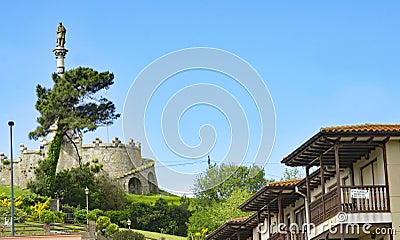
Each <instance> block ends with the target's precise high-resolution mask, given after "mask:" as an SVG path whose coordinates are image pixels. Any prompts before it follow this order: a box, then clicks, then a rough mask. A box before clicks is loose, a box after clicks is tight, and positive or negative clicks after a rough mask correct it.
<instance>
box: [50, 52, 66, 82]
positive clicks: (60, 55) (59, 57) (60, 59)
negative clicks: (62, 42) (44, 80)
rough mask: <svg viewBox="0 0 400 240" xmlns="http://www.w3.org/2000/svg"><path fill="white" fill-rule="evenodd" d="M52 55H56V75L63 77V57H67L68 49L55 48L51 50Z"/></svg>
mask: <svg viewBox="0 0 400 240" xmlns="http://www.w3.org/2000/svg"><path fill="white" fill-rule="evenodd" d="M53 52H54V55H56V59H57V72H56V73H57V74H58V75H59V76H62V75H64V71H65V65H64V59H65V56H66V55H67V52H68V49H66V48H63V47H56V48H54V49H53Z"/></svg>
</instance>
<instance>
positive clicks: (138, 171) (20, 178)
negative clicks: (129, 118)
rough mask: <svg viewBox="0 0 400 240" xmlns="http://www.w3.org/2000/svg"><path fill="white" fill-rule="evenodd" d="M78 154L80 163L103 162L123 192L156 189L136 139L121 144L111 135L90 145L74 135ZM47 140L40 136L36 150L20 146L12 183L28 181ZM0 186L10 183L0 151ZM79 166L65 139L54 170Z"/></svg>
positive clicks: (149, 162)
mask: <svg viewBox="0 0 400 240" xmlns="http://www.w3.org/2000/svg"><path fill="white" fill-rule="evenodd" d="M74 142H75V144H76V147H77V149H78V152H79V155H80V156H81V162H82V163H83V164H84V163H92V164H93V162H96V164H102V165H103V171H104V172H106V173H107V174H108V175H109V176H110V177H111V178H112V179H114V180H115V181H116V182H117V183H118V184H119V185H120V186H121V187H123V189H124V190H125V191H126V192H127V193H135V194H148V193H152V192H157V190H158V185H157V178H156V173H155V170H154V161H153V160H150V159H143V158H142V155H141V148H140V142H134V141H133V140H132V139H129V140H128V142H127V143H125V144H124V143H122V142H121V141H120V140H119V139H118V138H117V137H115V138H114V139H113V140H112V142H111V143H103V142H102V141H101V140H100V139H99V138H96V139H95V140H94V141H93V142H92V143H90V144H84V143H82V137H76V138H74ZM48 146H49V142H48V141H47V140H44V139H42V140H41V142H40V149H37V150H29V149H27V147H25V146H24V144H21V145H20V151H21V152H20V157H19V158H15V159H14V161H13V166H14V184H15V185H17V186H20V187H22V188H26V185H27V183H28V182H30V181H32V180H33V179H34V178H35V174H34V171H35V168H36V167H37V166H38V163H39V161H40V160H41V159H44V158H45V157H46V155H47V150H48ZM0 160H1V165H0V176H1V177H0V185H10V182H11V180H10V176H11V172H10V171H11V168H10V160H9V159H8V158H7V156H6V155H4V153H0ZM77 166H79V161H78V155H77V152H76V149H75V147H74V146H73V144H71V143H70V142H69V140H67V139H65V141H64V143H63V145H62V147H61V152H60V158H59V161H58V166H57V172H59V171H62V170H64V169H69V168H71V167H77Z"/></svg>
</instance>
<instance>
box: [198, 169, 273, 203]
mask: <svg viewBox="0 0 400 240" xmlns="http://www.w3.org/2000/svg"><path fill="white" fill-rule="evenodd" d="M266 183H267V180H266V179H265V178H264V170H263V169H261V168H259V167H257V166H251V167H246V166H235V165H226V164H222V165H220V166H212V167H210V168H208V169H207V170H206V171H205V172H204V173H202V174H201V175H200V176H199V177H198V178H197V179H196V180H195V184H194V192H195V195H196V197H197V198H198V199H201V200H203V201H205V202H206V203H208V204H210V203H212V202H214V201H217V202H218V201H221V200H226V199H228V198H229V197H230V196H231V194H232V192H233V191H234V190H235V189H236V188H237V187H243V188H245V189H247V191H249V192H252V193H254V192H256V191H257V190H258V189H260V188H261V187H263V186H264V185H265V184H266Z"/></svg>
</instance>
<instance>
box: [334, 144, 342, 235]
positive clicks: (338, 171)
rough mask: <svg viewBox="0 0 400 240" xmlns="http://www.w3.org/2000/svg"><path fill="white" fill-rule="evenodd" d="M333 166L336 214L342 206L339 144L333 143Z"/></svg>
mask: <svg viewBox="0 0 400 240" xmlns="http://www.w3.org/2000/svg"><path fill="white" fill-rule="evenodd" d="M335 166H336V191H337V201H338V212H339V211H341V205H342V196H341V195H342V191H341V188H340V161H339V144H338V143H335ZM340 225H341V226H340V239H341V240H344V235H343V227H342V224H340Z"/></svg>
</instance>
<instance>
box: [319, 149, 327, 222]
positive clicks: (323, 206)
mask: <svg viewBox="0 0 400 240" xmlns="http://www.w3.org/2000/svg"><path fill="white" fill-rule="evenodd" d="M319 173H320V176H321V189H322V195H321V196H322V219H323V221H325V220H326V219H325V196H324V195H325V175H324V163H323V162H322V155H321V156H319Z"/></svg>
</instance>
